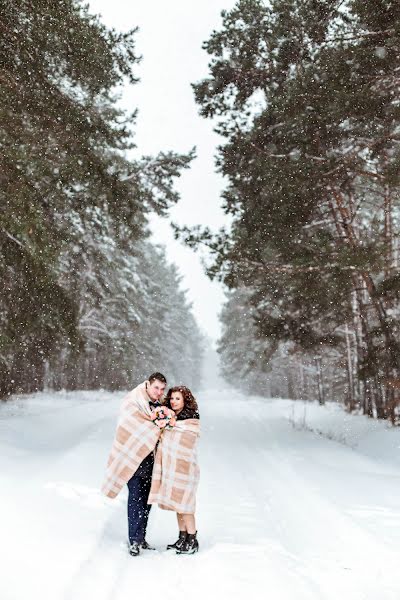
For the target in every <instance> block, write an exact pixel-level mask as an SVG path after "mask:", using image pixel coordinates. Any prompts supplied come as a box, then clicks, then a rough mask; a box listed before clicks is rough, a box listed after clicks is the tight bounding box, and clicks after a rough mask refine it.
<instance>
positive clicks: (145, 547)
mask: <svg viewBox="0 0 400 600" xmlns="http://www.w3.org/2000/svg"><path fill="white" fill-rule="evenodd" d="M140 547H141V548H142V550H155V548H154V546H151V545H150V544H149V542H146V540H143V542H141V544H140Z"/></svg>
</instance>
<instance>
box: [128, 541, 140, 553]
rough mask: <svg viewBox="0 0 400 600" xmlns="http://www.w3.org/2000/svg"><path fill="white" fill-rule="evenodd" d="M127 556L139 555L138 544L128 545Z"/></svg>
mask: <svg viewBox="0 0 400 600" xmlns="http://www.w3.org/2000/svg"><path fill="white" fill-rule="evenodd" d="M129 554H130V555H131V556H138V555H139V554H140V544H139V542H132V544H129Z"/></svg>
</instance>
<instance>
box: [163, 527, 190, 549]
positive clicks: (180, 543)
mask: <svg viewBox="0 0 400 600" xmlns="http://www.w3.org/2000/svg"><path fill="white" fill-rule="evenodd" d="M186 535H187V532H186V531H180V532H179V538H178V539H177V540H176V542H175V543H174V544H168V546H167V550H180V549H181V548H182V546H183V544H184V543H185V540H186Z"/></svg>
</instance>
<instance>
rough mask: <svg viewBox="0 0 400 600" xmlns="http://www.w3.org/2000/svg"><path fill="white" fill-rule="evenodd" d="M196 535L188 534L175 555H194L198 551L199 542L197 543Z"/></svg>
mask: <svg viewBox="0 0 400 600" xmlns="http://www.w3.org/2000/svg"><path fill="white" fill-rule="evenodd" d="M196 536H197V531H196V533H188V534H187V536H186V539H185V541H184V544H183V546H182V548H181V549H178V550H177V551H176V553H177V554H194V553H195V552H198V551H199V542H198V541H197V537H196Z"/></svg>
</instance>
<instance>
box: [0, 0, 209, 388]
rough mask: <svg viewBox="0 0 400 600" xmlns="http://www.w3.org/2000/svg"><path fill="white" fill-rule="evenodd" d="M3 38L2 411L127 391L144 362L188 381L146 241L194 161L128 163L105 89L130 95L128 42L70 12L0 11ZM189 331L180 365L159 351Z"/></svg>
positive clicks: (22, 2) (179, 322)
mask: <svg viewBox="0 0 400 600" xmlns="http://www.w3.org/2000/svg"><path fill="white" fill-rule="evenodd" d="M0 30H1V35H0V65H1V69H0V70H1V74H0V144H1V152H0V197H1V207H2V210H1V213H0V277H1V281H2V289H1V292H0V397H5V396H7V395H9V394H10V393H13V392H14V391H28V392H29V391H34V390H37V389H42V387H43V385H44V383H45V382H46V381H52V382H53V383H54V385H56V386H60V385H61V386H66V387H76V386H84V387H90V386H95V387H97V386H99V385H104V386H106V387H118V386H127V385H128V384H129V382H130V380H131V378H132V377H136V376H137V374H138V373H141V374H142V373H143V371H146V372H147V370H148V367H149V366H150V367H152V366H153V361H155V362H157V364H156V365H155V364H154V366H157V367H158V368H161V367H162V365H166V364H167V363H168V368H169V369H170V372H172V373H174V375H175V376H179V374H180V373H181V369H182V368H183V364H184V361H185V360H187V361H188V362H186V363H185V364H186V367H187V368H189V366H188V365H189V364H190V365H192V366H193V371H191V372H190V373H191V375H193V376H195V375H194V374H195V372H196V369H197V366H196V365H197V362H196V361H197V358H195V357H194V356H192V354H190V352H191V351H192V350H193V351H194V347H196V349H198V347H197V346H196V344H197V342H198V339H199V334H198V331H197V329H196V326H195V325H194V323H193V318H192V316H191V314H190V310H189V307H188V305H187V302H186V301H185V299H184V295H183V293H182V292H181V291H176V289H175V288H177V287H179V281H178V278H177V275H176V273H175V272H174V271H173V269H172V267H170V266H168V265H167V264H166V262H165V258H164V256H163V253H162V251H161V250H156V249H154V248H152V247H151V246H150V244H149V242H148V241H146V237H148V231H147V214H148V213H149V212H150V211H156V212H157V213H158V214H161V215H163V214H166V212H167V210H168V208H169V206H171V204H172V203H174V202H176V201H177V199H178V196H177V193H176V191H175V190H174V187H173V184H174V179H175V178H176V177H178V176H179V174H180V172H181V170H182V169H184V168H187V167H188V166H189V163H190V161H191V159H192V157H193V154H192V153H189V154H186V155H179V154H175V153H171V152H167V153H160V154H159V155H158V156H156V157H142V158H136V159H133V158H128V151H130V154H129V156H133V154H132V153H133V151H134V148H135V147H134V144H133V142H132V137H133V127H134V123H135V113H133V114H132V115H128V114H125V113H124V112H123V111H122V110H121V109H120V108H119V107H118V105H117V103H116V94H115V89H116V86H118V85H120V84H122V83H123V82H124V81H126V80H127V81H130V82H131V83H134V82H135V81H137V80H136V77H135V74H134V72H133V69H134V67H135V66H136V65H137V63H138V61H139V58H138V57H137V55H136V53H135V46H134V33H135V32H134V31H131V32H128V33H125V34H120V33H118V32H116V31H115V30H110V29H107V28H106V27H105V26H104V25H103V24H102V23H101V22H100V21H99V20H98V18H97V17H94V16H92V15H90V13H89V12H88V8H87V7H85V6H84V5H83V4H82V3H81V2H80V1H78V0H60V1H59V2H52V1H51V0H37V1H36V2H34V3H33V2H29V1H27V0H17V1H15V0H12V1H11V0H4V1H3V2H2V3H1V7H0ZM171 286H172V287H173V288H174V297H175V300H174V302H178V299H179V301H180V306H179V308H176V310H175V313H174V314H172V312H171V311H169V308H168V307H167V304H168V303H167V301H166V296H165V294H166V289H171ZM179 310H180V313H179ZM168 311H169V312H168ZM178 313H179V315H178ZM148 327H150V331H149V329H147V328H148ZM175 329H178V330H179V332H180V333H178V334H176V332H175ZM188 329H192V331H193V338H192V339H193V340H194V347H193V348H192V349H189V355H188V356H187V357H184V356H183V354H182V353H181V351H182V348H180V349H179V352H178V351H176V352H175V351H173V350H171V349H170V350H169V351H167V350H166V349H164V348H162V347H161V346H159V347H158V348H156V346H157V343H156V342H155V338H156V336H157V339H160V338H158V332H159V331H160V330H162V331H163V333H164V334H165V336H166V337H165V338H164V342H165V343H168V340H169V337H170V336H174V337H173V339H174V341H175V342H180V343H182V345H183V341H182V339H181V337H180V336H182V335H183V333H182V332H183V331H185V332H186V331H187V330H188ZM152 336H154V338H153V339H152ZM191 361H192V362H191ZM160 363H161V364H160ZM192 363H193V364H192ZM144 365H146V368H145V366H144ZM187 375H188V376H189V373H187ZM141 376H142V375H141Z"/></svg>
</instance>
